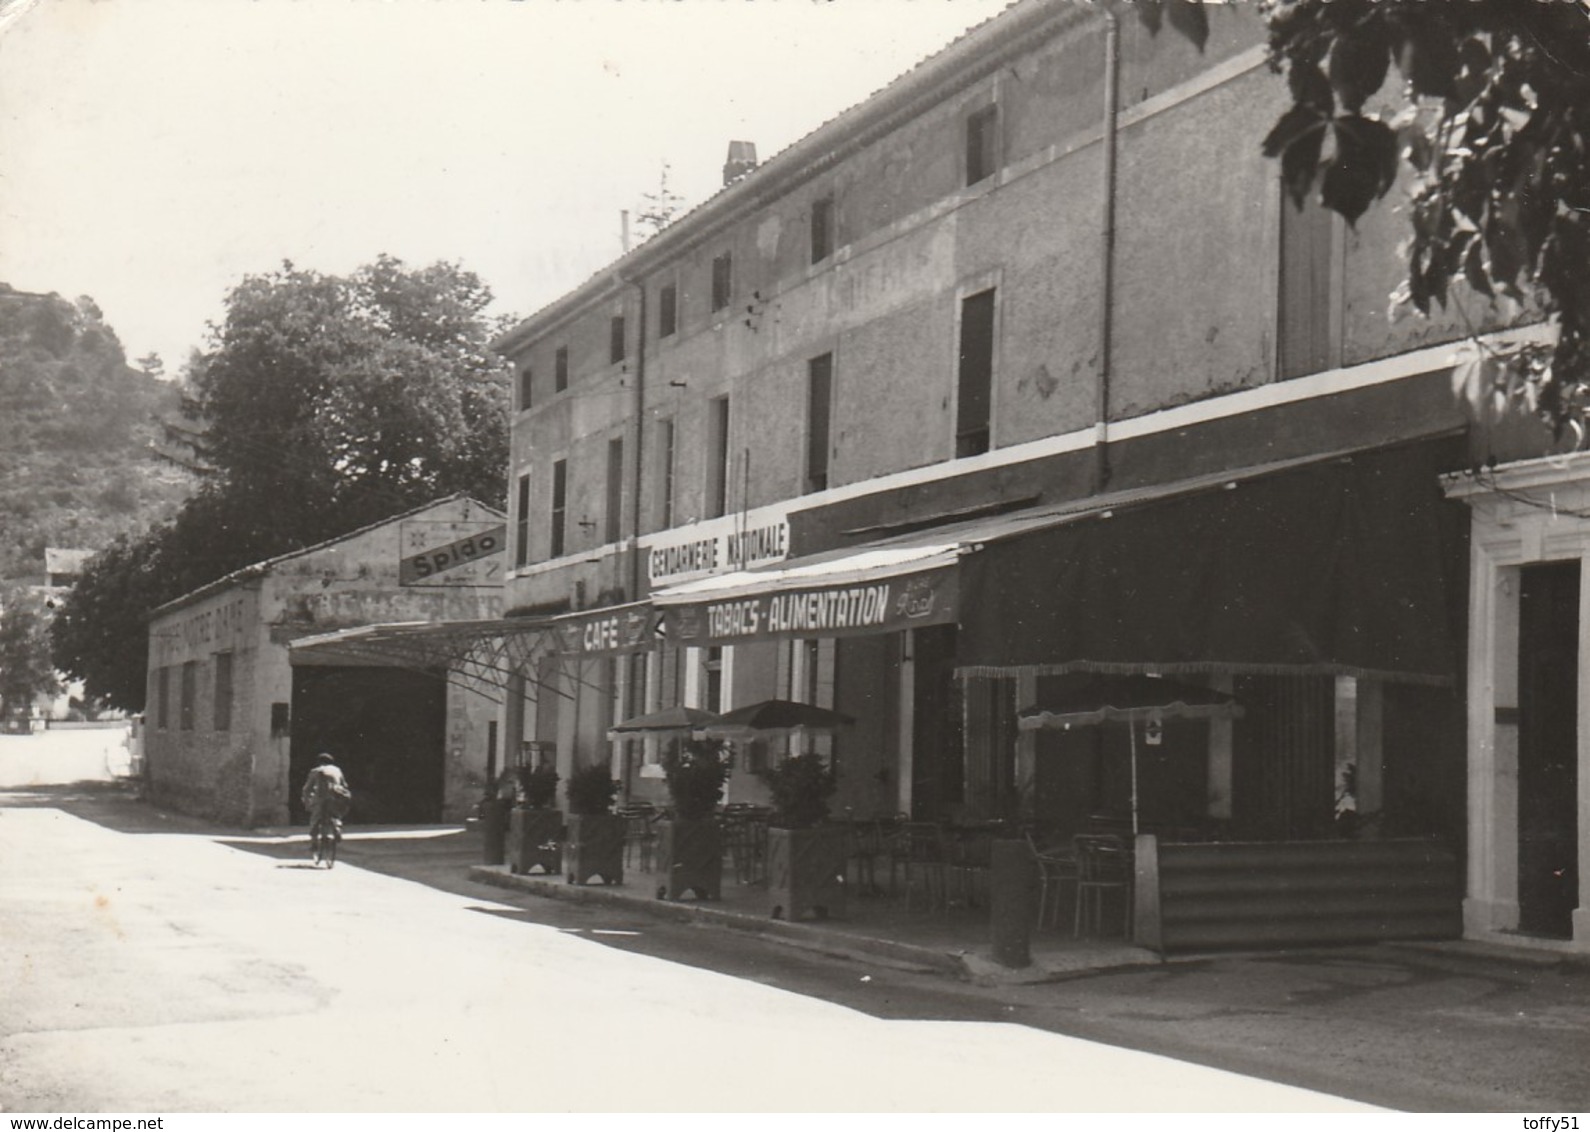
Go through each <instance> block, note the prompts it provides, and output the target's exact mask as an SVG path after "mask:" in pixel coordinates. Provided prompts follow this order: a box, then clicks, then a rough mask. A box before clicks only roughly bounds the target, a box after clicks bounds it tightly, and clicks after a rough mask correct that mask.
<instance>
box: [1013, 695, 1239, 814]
mask: <svg viewBox="0 0 1590 1132" xmlns="http://www.w3.org/2000/svg"><path fill="white" fill-rule="evenodd" d="M1056 683H1057V684H1058V687H1056V688H1055V689H1054V690H1053V691H1052V693H1051V694H1050V695H1049V696H1047V697H1046V698H1045V701H1044V702H1043V703H1042V704H1034V705H1033V706H1032V707H1027V708H1023V709H1022V710H1021V711H1020V712H1018V713H1017V714H1016V726H1017V727H1018V728H1019V729H1021V730H1022V731H1038V730H1060V731H1066V730H1070V729H1071V728H1072V727H1083V726H1089V725H1094V724H1100V723H1108V722H1119V723H1124V724H1126V731H1127V735H1128V737H1129V738H1130V741H1131V749H1132V834H1133V835H1134V836H1136V834H1137V725H1138V723H1140V722H1149V721H1154V722H1158V721H1159V720H1163V719H1236V718H1238V717H1239V716H1241V715H1242V707H1241V705H1239V704H1238V703H1237V702H1236V700H1234V699H1232V698H1231V697H1230V696H1228V695H1226V694H1225V693H1224V692H1217V691H1215V690H1214V689H1213V688H1204V687H1200V686H1199V685H1197V684H1183V683H1180V682H1179V681H1176V680H1166V679H1164V678H1163V677H1160V676H1145V675H1140V674H1130V675H1108V674H1104V673H1085V674H1081V675H1078V676H1073V677H1062V678H1061V679H1060V680H1059V681H1057V682H1056Z"/></svg>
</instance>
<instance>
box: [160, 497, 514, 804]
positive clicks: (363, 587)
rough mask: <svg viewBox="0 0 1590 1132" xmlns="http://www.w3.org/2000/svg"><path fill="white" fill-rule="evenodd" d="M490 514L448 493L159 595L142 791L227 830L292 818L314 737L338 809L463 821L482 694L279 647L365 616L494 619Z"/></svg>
mask: <svg viewBox="0 0 1590 1132" xmlns="http://www.w3.org/2000/svg"><path fill="white" fill-rule="evenodd" d="M504 519H505V517H504V515H503V514H502V512H500V511H497V510H495V509H494V508H491V507H488V506H486V505H485V504H483V503H480V502H478V501H476V500H474V499H470V498H468V497H467V496H463V495H457V496H452V497H449V498H447V499H442V500H439V501H438V502H436V503H432V504H429V505H427V506H424V507H420V508H416V509H415V510H413V511H410V512H407V513H405V514H402V515H398V516H395V517H393V518H390V519H386V520H383V521H382V522H379V523H376V524H373V525H371V526H368V527H364V528H362V529H360V530H357V531H353V532H350V533H349V534H346V535H343V536H342V537H340V538H337V539H333V540H331V541H330V542H325V543H322V544H320V545H318V546H312V547H308V548H306V549H304V550H300V551H295V552H293V553H290V554H284V555H281V556H279V557H276V558H272V559H269V560H268V561H265V562H260V563H257V564H255V565H253V566H248V567H245V568H244V569H242V570H238V571H236V572H234V573H232V574H229V575H227V576H226V577H224V578H221V579H219V580H218V581H215V582H212V583H211V584H209V585H207V586H204V587H201V588H200V589H197V590H195V591H193V592H192V593H189V594H186V595H184V596H182V597H180V598H177V599H176V600H175V601H172V602H168V603H167V604H166V605H163V606H161V607H160V608H159V609H157V610H156V611H155V613H154V616H153V618H152V619H151V621H150V626H149V695H148V701H147V702H148V707H147V709H146V713H145V729H144V753H145V760H146V766H147V777H148V783H149V789H150V793H151V795H152V796H153V797H154V798H155V799H157V800H158V801H161V802H163V803H166V804H169V805H172V806H175V807H177V808H179V809H182V810H186V811H189V812H192V813H197V814H202V815H205V816H208V817H212V818H216V819H219V820H222V821H227V822H233V823H237V824H241V825H273V824H283V823H286V822H288V821H292V820H301V819H302V816H303V815H302V813H301V812H300V809H299V806H298V798H297V790H298V786H299V785H300V784H301V783H302V780H303V778H304V775H305V774H306V773H307V772H308V769H309V767H310V766H311V765H312V764H313V761H314V757H315V755H316V754H317V753H319V752H320V751H322V750H325V751H329V752H331V753H332V754H333V755H335V756H336V757H337V759H338V761H339V762H340V764H341V765H342V767H343V769H344V770H345V771H346V772H347V774H348V777H349V780H350V782H351V784H352V786H353V789H354V792H355V796H356V803H355V808H354V810H353V812H352V814H351V816H350V820H351V821H354V822H429V821H438V820H443V819H452V820H458V819H461V818H462V817H463V816H464V815H465V814H466V813H467V812H468V810H469V807H470V806H471V805H473V804H474V803H475V802H477V801H478V800H479V798H480V795H481V791H482V787H483V785H484V782H485V772H486V764H487V761H488V758H487V748H488V741H489V739H490V737H491V734H492V732H493V731H494V729H495V726H496V723H495V717H496V712H497V706H496V704H495V703H494V702H493V701H492V700H490V699H489V698H486V697H485V696H483V695H481V694H480V692H479V691H476V690H472V689H470V688H469V687H467V686H465V685H464V684H462V683H460V682H458V681H456V680H453V679H451V678H450V674H449V673H448V672H447V671H446V670H445V669H430V670H413V669H408V668H402V667H398V666H395V665H392V664H390V663H386V662H383V661H381V660H380V659H378V658H377V659H369V658H352V659H351V660H350V658H347V657H343V658H340V659H327V658H324V657H314V658H307V659H306V658H298V657H293V658H291V659H290V657H289V648H288V646H289V644H290V643H291V642H293V641H295V640H299V639H302V638H305V637H310V636H314V635H319V634H325V633H330V632H335V631H338V630H345V629H348V628H350V627H354V626H361V625H368V624H371V623H373V622H391V621H405V622H433V621H456V620H468V619H473V618H489V617H495V616H497V615H498V614H499V613H500V611H501V603H502V564H503V557H504V554H503V545H504V537H505V535H504Z"/></svg>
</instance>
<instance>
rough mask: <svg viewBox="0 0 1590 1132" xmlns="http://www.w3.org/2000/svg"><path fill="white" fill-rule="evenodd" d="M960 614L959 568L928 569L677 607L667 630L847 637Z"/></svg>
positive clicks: (674, 634) (742, 636)
mask: <svg viewBox="0 0 1590 1132" xmlns="http://www.w3.org/2000/svg"><path fill="white" fill-rule="evenodd" d="M955 616H956V585H955V572H954V570H950V569H941V570H928V571H924V572H922V573H920V574H909V575H905V576H903V577H897V578H883V579H880V580H878V581H876V582H865V583H862V584H859V585H857V584H852V585H845V586H819V587H813V588H810V589H800V590H782V591H778V592H775V593H761V594H748V595H747V596H745V597H738V598H727V599H719V600H716V601H703V602H694V603H691V604H688V605H672V606H668V607H667V608H666V609H665V610H664V611H663V618H664V623H665V626H666V628H665V634H666V635H667V636H668V637H669V638H670V639H671V640H674V641H676V642H677V643H679V644H690V645H697V646H700V645H708V644H734V643H735V642H737V641H749V640H758V639H760V640H769V639H774V638H788V637H849V636H857V635H860V634H864V633H889V632H896V631H898V630H901V629H912V628H918V627H920V626H924V625H942V624H946V623H948V622H951V621H954V620H955Z"/></svg>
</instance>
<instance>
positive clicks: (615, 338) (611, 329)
mask: <svg viewBox="0 0 1590 1132" xmlns="http://www.w3.org/2000/svg"><path fill="white" fill-rule="evenodd" d="M607 360H608V361H610V362H613V363H615V364H616V363H618V362H621V361H623V360H624V316H623V315H621V314H615V315H614V316H613V320H612V322H610V323H609V324H608V332H607Z"/></svg>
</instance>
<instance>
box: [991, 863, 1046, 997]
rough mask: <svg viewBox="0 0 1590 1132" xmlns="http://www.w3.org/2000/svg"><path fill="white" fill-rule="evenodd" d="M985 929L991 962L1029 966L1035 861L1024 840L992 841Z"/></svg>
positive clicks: (1030, 962) (1033, 912)
mask: <svg viewBox="0 0 1590 1132" xmlns="http://www.w3.org/2000/svg"><path fill="white" fill-rule="evenodd" d="M989 863H990V868H989V879H988V896H989V901H988V903H989V916H988V922H989V929H990V932H991V935H992V939H991V942H992V943H993V950H994V962H996V963H998V964H1000V965H1001V966H1004V967H1030V966H1032V925H1033V920H1034V919H1036V918H1037V911H1038V909H1037V901H1036V899H1035V898H1036V895H1037V890H1038V864H1037V862H1036V861H1034V860H1033V859H1032V849H1031V848H1029V847H1028V845H1027V843H1026V842H1024V841H995V842H994V844H993V849H992V856H991V857H990V862H989Z"/></svg>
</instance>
